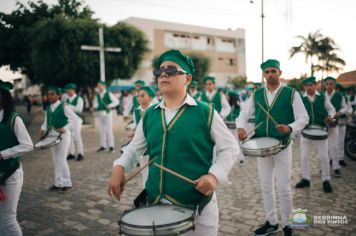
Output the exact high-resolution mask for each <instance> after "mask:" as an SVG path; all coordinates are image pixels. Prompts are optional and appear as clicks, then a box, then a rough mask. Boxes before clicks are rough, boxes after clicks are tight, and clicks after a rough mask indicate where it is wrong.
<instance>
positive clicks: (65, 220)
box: [18, 109, 356, 236]
mask: <svg viewBox="0 0 356 236" xmlns="http://www.w3.org/2000/svg"><path fill="white" fill-rule="evenodd" d="M32 114H36V116H34V117H32V118H31V119H30V123H29V131H30V133H31V137H32V139H33V140H36V138H37V135H38V132H39V127H40V124H41V122H42V119H43V115H42V114H41V112H40V110H39V109H38V110H34V111H33V113H32ZM114 117H115V128H114V129H115V142H116V153H115V154H109V153H104V154H100V155H99V154H97V153H96V149H97V148H98V147H99V132H98V129H95V128H93V127H85V128H83V130H82V136H83V139H84V148H85V160H84V161H82V162H76V161H70V162H69V165H70V171H71V175H72V181H73V190H72V191H71V192H69V193H67V194H59V193H52V192H48V191H47V189H48V188H49V187H50V186H51V185H52V184H53V178H54V174H53V165H52V157H51V155H50V151H49V150H44V151H32V152H31V153H29V154H27V155H25V156H24V157H23V162H22V164H23V168H24V186H23V191H22V194H21V199H20V202H19V206H18V220H19V222H20V224H21V227H22V230H23V233H24V235H25V236H31V235H34V236H41V235H85V236H87V235H93V236H94V235H95V236H99V235H117V234H118V230H117V220H118V218H119V217H120V215H121V214H122V213H123V212H124V210H127V209H129V208H130V205H131V203H132V201H133V199H134V198H135V196H137V195H138V193H139V192H140V191H141V176H138V177H137V178H135V179H134V180H133V181H131V182H130V183H128V184H127V186H126V187H125V192H124V194H123V198H122V201H121V202H118V201H116V200H114V199H113V198H110V197H109V196H108V195H107V193H106V187H107V182H108V178H109V176H110V173H111V168H112V162H113V161H114V160H115V158H117V157H119V155H120V154H119V153H120V152H119V148H120V146H121V145H122V144H124V143H126V141H127V138H126V134H125V130H124V127H123V125H122V119H121V117H118V116H116V115H114ZM311 155H313V153H311ZM293 159H294V161H293V186H294V185H295V184H296V182H297V181H299V179H300V175H299V173H300V167H299V166H300V165H299V144H298V142H295V144H294V146H293ZM346 161H347V163H348V166H347V167H346V168H343V169H342V174H343V176H342V178H340V179H334V178H333V179H332V182H331V183H332V187H333V189H334V193H332V194H324V193H323V192H322V183H321V179H320V175H319V169H320V168H319V160H318V159H317V158H316V157H315V156H313V158H312V162H311V166H312V168H311V170H312V183H311V184H312V186H311V188H310V189H307V190H296V189H295V188H293V197H294V208H302V209H307V210H308V215H310V216H311V217H313V216H314V215H325V216H326V215H332V216H334V215H337V216H339V215H341V216H346V217H347V218H348V220H349V221H350V222H349V223H348V224H347V225H343V226H340V225H314V226H313V227H312V228H311V229H310V230H308V231H305V230H298V231H297V230H295V231H294V232H295V235H323V236H329V235H330V236H334V235H345V236H346V235H355V236H356V216H355V212H356V174H355V172H356V162H352V161H350V160H349V159H346ZM230 181H232V184H231V185H228V186H219V187H218V190H217V195H218V203H219V208H220V226H219V235H221V236H225V235H243V236H245V235H253V234H252V232H253V229H255V228H256V226H258V225H260V224H262V223H264V221H265V218H264V210H263V202H262V195H261V191H260V187H259V180H258V176H257V167H256V160H254V159H247V160H246V162H245V163H244V164H242V165H240V164H236V165H235V166H234V167H233V169H232V171H231V173H230ZM277 198H278V197H277ZM276 235H282V234H281V233H277V234H276Z"/></svg>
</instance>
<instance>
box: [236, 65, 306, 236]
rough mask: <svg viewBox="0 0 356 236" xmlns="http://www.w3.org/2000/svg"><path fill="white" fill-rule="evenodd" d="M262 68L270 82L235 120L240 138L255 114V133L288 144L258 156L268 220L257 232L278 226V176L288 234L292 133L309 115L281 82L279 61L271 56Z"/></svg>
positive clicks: (261, 233)
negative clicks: (256, 127)
mask: <svg viewBox="0 0 356 236" xmlns="http://www.w3.org/2000/svg"><path fill="white" fill-rule="evenodd" d="M261 69H262V71H263V76H264V78H265V79H266V81H267V86H266V87H262V88H259V89H257V90H256V91H254V93H253V94H252V96H251V98H250V99H249V100H248V101H247V103H246V107H245V109H244V110H242V111H241V113H240V116H239V117H238V119H237V120H236V124H237V128H238V135H239V139H240V140H244V139H246V135H247V134H246V131H245V129H244V127H246V125H247V122H248V119H249V118H250V117H255V126H256V125H257V124H260V122H263V123H262V125H261V126H260V127H259V128H258V129H256V131H255V137H272V138H276V139H278V140H281V141H282V144H284V145H285V148H284V149H283V150H282V151H281V152H279V153H277V154H275V155H272V156H269V157H265V158H260V157H258V158H257V167H258V175H259V178H260V183H261V190H262V194H263V202H264V208H265V213H266V220H267V221H266V222H265V223H264V224H263V225H261V227H260V228H258V229H257V230H255V234H256V235H267V234H269V233H273V232H277V231H278V230H279V226H278V221H277V217H276V207H275V193H274V181H275V180H276V185H277V189H278V192H279V200H280V211H281V225H282V228H283V231H284V235H287V236H289V235H292V229H291V228H290V227H289V226H288V220H289V218H290V217H291V216H292V190H291V176H292V145H291V142H292V140H291V134H292V133H294V132H299V131H300V130H302V129H303V128H304V127H305V125H307V124H308V122H309V117H308V113H307V111H306V110H305V107H304V105H303V102H302V99H301V97H300V95H299V93H298V92H296V91H295V90H294V89H293V88H290V87H287V86H283V85H282V84H281V83H280V75H281V74H282V71H281V70H280V64H279V61H277V60H274V59H269V60H267V61H265V62H264V63H262V64H261ZM258 103H259V104H260V105H262V106H263V107H264V109H265V110H267V111H269V114H270V115H271V116H272V117H273V118H274V119H275V121H276V122H277V123H278V125H277V126H275V125H274V123H273V122H272V121H271V119H269V118H268V117H267V115H266V114H265V113H264V112H263V110H262V109H261V108H260V106H259V105H258Z"/></svg>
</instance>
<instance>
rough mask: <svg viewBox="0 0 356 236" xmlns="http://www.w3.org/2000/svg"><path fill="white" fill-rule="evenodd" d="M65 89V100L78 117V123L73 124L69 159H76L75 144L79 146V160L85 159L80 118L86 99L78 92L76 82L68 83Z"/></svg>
mask: <svg viewBox="0 0 356 236" xmlns="http://www.w3.org/2000/svg"><path fill="white" fill-rule="evenodd" d="M64 89H65V90H66V93H67V96H68V98H67V100H66V101H65V102H66V103H67V105H68V107H69V108H70V109H72V111H74V112H75V113H76V114H77V116H78V119H77V120H76V123H74V124H72V127H71V134H72V135H71V142H70V146H69V154H68V156H67V160H72V159H75V156H74V154H75V146H76V147H77V153H78V155H77V161H81V160H83V159H84V156H83V155H84V149H83V141H82V135H81V133H80V132H81V130H82V123H83V120H82V119H81V118H80V114H81V113H82V112H83V108H84V101H83V98H82V97H80V96H79V95H78V94H76V91H75V90H76V89H77V85H76V84H74V83H70V84H67V85H66V86H65V87H64Z"/></svg>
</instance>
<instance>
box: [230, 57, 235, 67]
mask: <svg viewBox="0 0 356 236" xmlns="http://www.w3.org/2000/svg"><path fill="white" fill-rule="evenodd" d="M229 65H230V66H236V61H235V60H234V59H233V58H230V59H229Z"/></svg>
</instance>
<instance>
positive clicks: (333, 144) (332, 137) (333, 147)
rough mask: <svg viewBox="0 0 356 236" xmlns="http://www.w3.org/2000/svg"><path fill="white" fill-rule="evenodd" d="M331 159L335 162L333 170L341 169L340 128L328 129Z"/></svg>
mask: <svg viewBox="0 0 356 236" xmlns="http://www.w3.org/2000/svg"><path fill="white" fill-rule="evenodd" d="M328 146H329V158H330V159H331V160H333V169H334V170H337V169H340V165H339V128H338V126H336V127H335V128H328Z"/></svg>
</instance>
